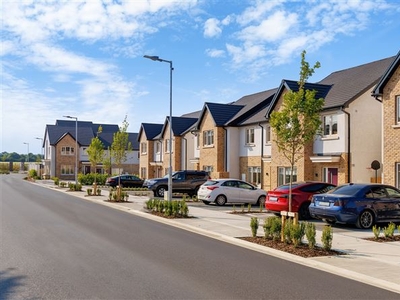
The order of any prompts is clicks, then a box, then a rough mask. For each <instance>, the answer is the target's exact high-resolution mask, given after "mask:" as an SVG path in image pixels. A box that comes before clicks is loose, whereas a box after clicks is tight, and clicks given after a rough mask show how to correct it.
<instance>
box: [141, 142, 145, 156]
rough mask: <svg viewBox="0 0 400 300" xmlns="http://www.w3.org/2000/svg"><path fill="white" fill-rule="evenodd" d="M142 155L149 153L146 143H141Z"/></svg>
mask: <svg viewBox="0 0 400 300" xmlns="http://www.w3.org/2000/svg"><path fill="white" fill-rule="evenodd" d="M140 153H141V154H146V153H147V143H146V142H142V143H140Z"/></svg>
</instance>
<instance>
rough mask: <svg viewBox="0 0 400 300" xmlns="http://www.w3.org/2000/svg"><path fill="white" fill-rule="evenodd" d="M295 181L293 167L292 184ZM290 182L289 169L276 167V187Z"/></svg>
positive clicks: (295, 170) (295, 172) (295, 173)
mask: <svg viewBox="0 0 400 300" xmlns="http://www.w3.org/2000/svg"><path fill="white" fill-rule="evenodd" d="M296 181H297V168H296V167H293V178H292V182H296ZM289 182H290V167H278V185H282V184H288V183H289Z"/></svg>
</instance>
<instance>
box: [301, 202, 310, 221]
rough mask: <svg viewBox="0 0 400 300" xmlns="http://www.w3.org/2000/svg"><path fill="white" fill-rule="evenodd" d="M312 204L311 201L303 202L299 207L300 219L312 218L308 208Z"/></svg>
mask: <svg viewBox="0 0 400 300" xmlns="http://www.w3.org/2000/svg"><path fill="white" fill-rule="evenodd" d="M309 206H310V203H308V202H307V203H303V204H302V205H301V206H300V208H299V219H300V220H309V219H311V215H310V211H309V210H308V207H309Z"/></svg>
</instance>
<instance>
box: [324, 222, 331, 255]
mask: <svg viewBox="0 0 400 300" xmlns="http://www.w3.org/2000/svg"><path fill="white" fill-rule="evenodd" d="M332 239H333V231H332V227H331V226H329V225H325V226H324V229H323V230H322V237H321V242H322V247H323V248H324V249H325V250H327V251H329V250H331V248H332Z"/></svg>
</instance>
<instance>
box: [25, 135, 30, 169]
mask: <svg viewBox="0 0 400 300" xmlns="http://www.w3.org/2000/svg"><path fill="white" fill-rule="evenodd" d="M24 144H25V145H27V146H28V156H27V157H26V161H27V162H28V171H29V143H26V142H24ZM24 169H25V168H24Z"/></svg>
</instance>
